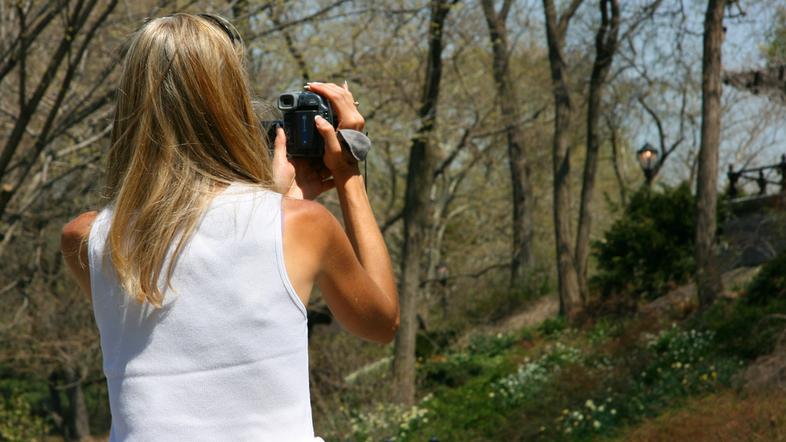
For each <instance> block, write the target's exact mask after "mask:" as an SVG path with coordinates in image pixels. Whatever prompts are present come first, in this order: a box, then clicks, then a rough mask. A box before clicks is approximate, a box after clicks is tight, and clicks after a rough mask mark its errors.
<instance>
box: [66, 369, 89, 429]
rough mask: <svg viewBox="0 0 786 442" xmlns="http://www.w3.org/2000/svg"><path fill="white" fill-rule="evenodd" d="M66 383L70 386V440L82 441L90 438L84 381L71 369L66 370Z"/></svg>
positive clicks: (68, 393)
mask: <svg viewBox="0 0 786 442" xmlns="http://www.w3.org/2000/svg"><path fill="white" fill-rule="evenodd" d="M64 373H65V381H66V383H67V384H69V387H68V388H66V395H67V396H68V408H69V410H68V411H69V412H68V421H69V422H68V429H69V433H70V436H71V437H70V439H71V440H76V441H81V440H85V439H87V438H89V437H90V417H89V416H88V413H87V406H86V405H85V395H84V392H83V391H82V381H81V379H80V376H79V373H77V371H76V370H74V369H73V368H70V367H66V368H65V370H64Z"/></svg>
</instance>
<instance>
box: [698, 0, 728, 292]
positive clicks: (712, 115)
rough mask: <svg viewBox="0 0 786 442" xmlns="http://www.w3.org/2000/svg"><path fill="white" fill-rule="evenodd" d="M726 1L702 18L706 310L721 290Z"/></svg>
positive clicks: (701, 222) (717, 0)
mask: <svg viewBox="0 0 786 442" xmlns="http://www.w3.org/2000/svg"><path fill="white" fill-rule="evenodd" d="M725 3H726V2H725V0H709V1H708V2H707V12H706V15H705V17H704V55H703V58H702V81H701V83H702V86H701V92H702V105H701V147H700V148H699V157H698V160H699V164H698V168H699V169H698V175H697V182H696V286H697V289H698V294H699V305H700V307H701V308H706V307H707V306H709V305H710V304H712V302H713V301H714V300H715V297H716V296H717V295H718V294H719V293H720V292H721V290H723V287H722V284H721V277H720V272H719V270H718V266H717V263H716V261H717V250H716V236H715V231H716V226H717V215H716V207H717V202H718V151H719V148H720V131H721V101H720V100H721V92H722V89H721V87H722V85H721V72H722V64H721V45H722V43H723V13H724V6H725Z"/></svg>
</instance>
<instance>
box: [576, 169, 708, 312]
mask: <svg viewBox="0 0 786 442" xmlns="http://www.w3.org/2000/svg"><path fill="white" fill-rule="evenodd" d="M694 225H695V224H694V197H693V195H692V194H691V190H690V187H689V186H688V185H687V184H682V185H680V186H677V187H665V188H664V189H663V190H662V191H659V192H655V191H652V190H650V189H647V188H644V189H642V190H640V191H638V192H636V193H635V194H633V196H632V197H631V200H630V203H629V204H628V206H627V207H626V208H625V209H624V212H623V214H622V216H621V217H620V218H619V219H618V220H617V221H616V222H615V223H614V224H613V225H612V227H611V228H610V229H609V230H608V232H606V234H605V235H604V237H603V239H601V240H599V241H595V242H594V243H593V244H592V254H593V256H594V257H595V259H596V260H597V264H598V271H597V273H596V275H595V276H594V277H593V278H592V279H591V284H592V286H593V288H595V289H596V290H598V291H600V292H601V294H602V295H603V296H604V297H607V296H609V295H613V294H630V295H633V296H636V297H644V298H648V299H652V298H655V297H657V296H659V295H661V294H663V292H664V291H665V290H667V289H668V287H669V285H670V284H674V283H682V282H685V281H686V280H687V279H688V277H690V275H692V274H693V272H694V270H695V263H694V258H693V243H694Z"/></svg>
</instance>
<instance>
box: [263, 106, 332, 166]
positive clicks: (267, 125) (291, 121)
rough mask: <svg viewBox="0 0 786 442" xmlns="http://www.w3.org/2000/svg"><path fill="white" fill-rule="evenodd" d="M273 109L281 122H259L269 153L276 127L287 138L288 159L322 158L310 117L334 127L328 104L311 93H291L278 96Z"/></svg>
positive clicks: (322, 145) (321, 146)
mask: <svg viewBox="0 0 786 442" xmlns="http://www.w3.org/2000/svg"><path fill="white" fill-rule="evenodd" d="M277 105H278V109H279V110H281V114H282V116H283V120H268V121H263V122H262V128H263V129H264V131H265V132H266V133H267V137H268V141H269V143H268V146H269V147H270V149H273V143H274V142H275V140H276V127H278V126H281V127H283V128H284V133H285V134H286V136H287V154H288V155H289V156H293V157H322V155H323V154H324V152H325V142H324V140H323V139H322V135H320V134H319V131H318V130H317V126H316V122H315V121H314V117H316V116H317V115H319V116H321V117H322V118H324V119H325V120H327V121H328V122H329V123H330V124H331V125H333V127H336V126H337V125H338V122H337V121H336V116H335V114H334V113H333V108H332V107H331V106H330V102H329V101H328V100H326V99H324V98H322V96H321V95H319V94H315V93H314V92H307V91H304V92H300V91H295V92H284V93H283V94H281V95H279V97H278V103H277Z"/></svg>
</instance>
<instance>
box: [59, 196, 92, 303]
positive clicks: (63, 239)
mask: <svg viewBox="0 0 786 442" xmlns="http://www.w3.org/2000/svg"><path fill="white" fill-rule="evenodd" d="M96 214H97V213H96V212H95V211H92V212H85V213H83V214H81V215H79V216H77V217H76V218H74V219H73V220H71V221H70V222H69V223H68V224H66V225H65V226H63V232H62V235H61V236H60V250H61V251H62V252H63V259H64V260H65V263H66V266H67V267H68V270H69V273H70V274H71V276H72V277H73V278H74V279H75V280H76V282H77V283H78V284H79V287H81V288H82V292H84V293H85V295H87V299H88V300H91V298H90V296H91V293H90V267H89V266H88V257H87V237H88V235H89V234H90V226H92V225H93V220H95V217H96Z"/></svg>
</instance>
